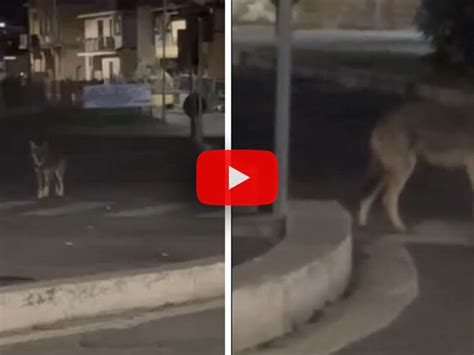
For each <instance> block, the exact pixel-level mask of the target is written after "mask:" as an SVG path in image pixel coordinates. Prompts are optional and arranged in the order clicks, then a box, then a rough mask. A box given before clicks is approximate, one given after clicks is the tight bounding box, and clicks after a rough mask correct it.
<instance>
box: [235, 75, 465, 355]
mask: <svg viewBox="0 0 474 355" xmlns="http://www.w3.org/2000/svg"><path fill="white" fill-rule="evenodd" d="M234 70H235V74H234V80H233V95H234V97H238V98H239V99H238V100H234V101H233V117H232V129H233V137H232V141H233V144H234V148H247V149H249V148H250V149H251V148H257V149H273V132H274V127H273V120H274V104H275V95H274V92H275V81H274V75H273V73H271V72H263V71H259V70H250V69H242V68H239V69H237V68H235V69H234ZM291 99H292V110H291V134H290V136H291V149H290V166H291V169H290V174H291V179H290V197H292V198H299V199H336V200H338V201H339V202H340V203H342V204H343V205H344V206H345V207H346V208H347V209H348V210H349V211H350V212H351V213H354V212H355V211H356V208H357V205H358V201H359V198H360V193H359V191H360V187H361V184H362V182H363V177H364V174H365V169H366V164H367V158H368V139H369V135H370V132H371V129H372V127H373V126H374V124H375V122H376V121H377V119H379V118H380V117H381V115H383V114H384V113H386V112H388V111H389V110H391V109H393V108H396V107H397V105H400V104H401V103H403V102H404V101H405V99H404V98H401V97H398V96H395V95H386V94H380V93H377V92H375V91H370V90H359V89H351V90H349V89H345V88H342V87H340V86H338V85H335V84H332V83H328V82H322V81H320V80H316V79H303V78H294V79H293V87H292V96H291ZM401 214H402V216H403V217H404V218H405V219H406V221H407V223H408V224H409V225H410V226H416V225H417V224H419V223H420V222H424V221H431V220H440V222H439V223H441V225H443V226H444V225H446V227H445V229H444V232H440V234H442V242H443V243H446V244H450V241H449V238H450V235H449V230H450V226H457V225H458V224H460V225H470V224H469V223H471V192H470V185H469V181H468V178H467V176H466V174H465V172H464V171H461V170H451V171H447V170H442V169H437V168H433V167H430V166H427V165H426V164H423V163H421V164H419V165H418V166H417V169H416V171H415V173H414V175H413V176H412V178H411V180H410V181H409V183H408V185H407V187H406V189H405V191H404V193H403V195H402V198H401ZM433 228H434V227H433ZM391 232H393V230H392V229H391V227H390V224H389V223H388V221H387V217H386V216H385V214H384V212H383V210H382V208H381V206H380V205H379V204H377V205H376V206H374V208H373V211H372V215H371V218H370V220H369V227H368V229H367V230H365V231H361V230H359V229H358V228H357V226H356V225H354V232H353V233H354V238H355V248H356V249H359V247H360V246H359V244H361V243H360V242H359V241H362V240H363V241H365V242H367V241H368V240H376V239H377V238H378V237H380V236H382V235H384V234H386V233H391ZM316 233H317V231H316ZM454 233H455V232H453V234H454ZM420 234H422V233H420ZM425 234H426V232H425ZM429 234H430V232H428V235H429ZM316 235H317V234H316ZM420 236H421V235H417V234H416V233H415V234H414V235H411V236H409V238H408V239H410V241H411V242H408V243H407V247H408V250H409V252H410V254H411V255H412V257H413V259H414V261H415V264H416V267H417V269H418V273H419V275H418V277H419V284H420V286H419V287H420V294H419V296H418V298H417V299H416V300H415V302H414V303H413V304H412V305H410V306H409V307H408V308H407V309H406V310H405V311H404V312H403V313H402V315H401V316H400V318H399V319H398V320H396V321H395V322H394V323H393V324H391V325H390V326H389V327H388V328H387V329H386V330H383V331H381V332H379V333H375V334H373V335H371V336H370V337H368V338H366V339H362V340H361V341H359V342H357V343H356V344H354V345H350V346H348V347H347V348H346V349H344V350H343V351H341V352H340V354H341V355H362V354H363V355H398V354H406V355H428V354H429V355H472V354H473V352H474V344H473V342H472V339H473V337H472V335H473V334H474V318H473V316H474V304H473V300H474V284H473V283H472V270H473V267H474V248H472V247H467V246H450V245H448V246H446V245H441V244H430V243H427V244H426V243H425V244H416V242H417V237H420ZM453 242H454V240H453ZM411 243H415V244H411ZM356 267H357V265H356ZM355 287H357V286H355ZM374 301H376V300H374ZM338 354H339V353H338Z"/></svg>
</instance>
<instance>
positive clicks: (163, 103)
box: [161, 0, 168, 122]
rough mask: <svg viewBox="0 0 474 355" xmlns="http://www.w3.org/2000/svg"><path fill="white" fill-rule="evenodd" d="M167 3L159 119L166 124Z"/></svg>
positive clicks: (166, 3)
mask: <svg viewBox="0 0 474 355" xmlns="http://www.w3.org/2000/svg"><path fill="white" fill-rule="evenodd" d="M167 5H168V2H167V1H166V0H163V21H162V27H163V31H162V40H163V42H162V43H163V47H162V58H161V119H162V120H163V122H166V35H167V32H168V31H167V28H168V21H167V19H166V17H167V16H166V15H167V8H168V6H167Z"/></svg>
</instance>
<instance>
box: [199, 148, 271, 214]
mask: <svg viewBox="0 0 474 355" xmlns="http://www.w3.org/2000/svg"><path fill="white" fill-rule="evenodd" d="M196 190H197V196H198V199H199V201H201V203H203V204H206V205H218V206H229V205H232V206H257V205H269V204H272V203H273V202H274V201H275V199H276V197H277V194H278V162H277V158H276V156H275V154H273V153H272V152H268V151H264V150H211V151H207V152H204V153H201V155H199V157H198V160H197V174H196Z"/></svg>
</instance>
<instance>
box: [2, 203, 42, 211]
mask: <svg viewBox="0 0 474 355" xmlns="http://www.w3.org/2000/svg"><path fill="white" fill-rule="evenodd" d="M35 203H36V201H4V202H0V211H4V210H8V209H10V208H16V207H25V206H31V205H34V204H35Z"/></svg>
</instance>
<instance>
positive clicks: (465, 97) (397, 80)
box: [233, 48, 474, 106]
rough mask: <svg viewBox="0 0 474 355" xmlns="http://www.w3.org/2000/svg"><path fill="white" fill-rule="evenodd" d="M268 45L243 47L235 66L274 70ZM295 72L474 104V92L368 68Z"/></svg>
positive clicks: (297, 69) (350, 84)
mask: <svg viewBox="0 0 474 355" xmlns="http://www.w3.org/2000/svg"><path fill="white" fill-rule="evenodd" d="M267 49H268V48H264V49H261V50H259V49H258V48H252V49H249V50H241V51H240V52H239V53H238V54H237V55H236V58H237V62H236V63H233V64H234V65H238V66H239V65H242V66H247V67H251V68H252V67H253V68H257V69H262V70H273V69H274V68H275V67H276V66H275V58H273V56H271V55H269V53H268V51H267ZM293 73H294V75H295V76H296V77H300V78H306V79H311V78H317V79H322V80H326V81H333V82H336V83H338V84H340V85H342V86H344V87H346V88H349V89H352V88H362V89H373V90H377V91H380V92H385V93H390V94H396V95H400V96H406V97H417V98H420V99H424V100H431V101H436V102H439V103H442V104H448V105H456V106H464V105H474V92H464V91H461V90H458V89H454V88H447V87H441V86H437V85H431V84H426V83H421V82H420V83H419V82H414V81H411V80H408V79H405V78H403V77H400V76H397V75H389V74H379V73H374V72H371V71H368V70H360V69H351V68H347V67H331V68H328V67H324V68H321V69H318V68H311V67H304V66H300V67H294V68H293Z"/></svg>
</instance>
